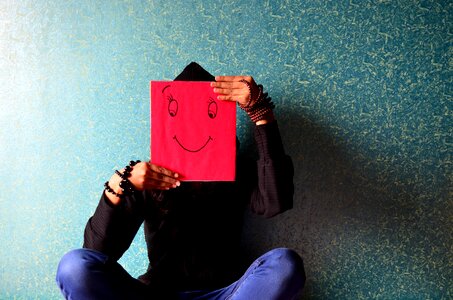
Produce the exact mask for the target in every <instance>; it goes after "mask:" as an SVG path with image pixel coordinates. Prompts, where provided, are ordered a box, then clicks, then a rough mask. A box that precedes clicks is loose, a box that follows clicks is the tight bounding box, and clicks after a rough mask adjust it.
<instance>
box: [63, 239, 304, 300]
mask: <svg viewBox="0 0 453 300" xmlns="http://www.w3.org/2000/svg"><path fill="white" fill-rule="evenodd" d="M56 280H57V284H58V286H59V287H60V289H61V292H62V293H63V295H64V296H65V297H66V298H67V299H76V300H78V299H149V300H155V299H152V298H150V297H149V296H147V295H146V291H147V289H146V286H145V285H144V284H143V283H141V282H140V281H138V280H137V279H135V278H133V277H132V276H130V275H129V274H128V273H127V272H126V270H124V269H123V268H122V267H121V265H120V264H119V263H117V262H112V261H110V260H109V259H108V257H107V256H106V255H105V254H102V253H100V252H97V251H93V250H89V249H77V250H73V251H70V252H68V253H67V254H66V255H65V256H63V258H62V259H61V261H60V264H59V265H58V270H57V278H56ZM304 283H305V273H304V267H303V262H302V259H301V258H300V256H299V255H298V254H297V253H296V252H295V251H293V250H290V249H286V248H278V249H274V250H271V251H269V252H267V253H265V254H264V255H262V256H261V257H259V258H258V259H257V260H255V261H254V262H253V263H252V264H251V265H250V267H249V268H248V269H247V271H246V272H245V273H244V275H243V276H242V277H241V278H240V279H239V280H238V281H236V282H234V283H232V284H231V285H229V286H227V287H224V288H221V289H218V290H214V291H184V292H179V293H177V295H176V298H177V299H180V300H211V299H212V300H214V299H216V300H221V299H225V300H242V299H244V300H253V299H261V300H277V299H281V300H289V299H294V298H295V297H296V296H297V294H298V292H299V291H300V290H301V289H302V287H303V285H304ZM158 300H162V299H158ZM164 300H165V299H164Z"/></svg>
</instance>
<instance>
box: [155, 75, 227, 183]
mask: <svg viewBox="0 0 453 300" xmlns="http://www.w3.org/2000/svg"><path fill="white" fill-rule="evenodd" d="M151 162H152V163H154V164H156V165H160V166H162V167H165V168H167V169H169V170H172V171H174V172H177V173H179V174H180V176H181V180H184V181H234V179H235V171H236V170H235V169H236V106H235V102H231V101H220V100H217V95H216V94H214V91H213V88H212V87H210V83H209V82H195V81H151Z"/></svg>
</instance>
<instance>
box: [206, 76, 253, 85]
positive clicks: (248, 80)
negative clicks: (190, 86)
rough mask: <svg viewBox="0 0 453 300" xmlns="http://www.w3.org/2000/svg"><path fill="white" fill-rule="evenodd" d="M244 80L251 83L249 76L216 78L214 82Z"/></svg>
mask: <svg viewBox="0 0 453 300" xmlns="http://www.w3.org/2000/svg"><path fill="white" fill-rule="evenodd" d="M241 80H246V81H247V82H249V83H250V82H252V80H253V79H252V77H251V76H216V77H215V81H241Z"/></svg>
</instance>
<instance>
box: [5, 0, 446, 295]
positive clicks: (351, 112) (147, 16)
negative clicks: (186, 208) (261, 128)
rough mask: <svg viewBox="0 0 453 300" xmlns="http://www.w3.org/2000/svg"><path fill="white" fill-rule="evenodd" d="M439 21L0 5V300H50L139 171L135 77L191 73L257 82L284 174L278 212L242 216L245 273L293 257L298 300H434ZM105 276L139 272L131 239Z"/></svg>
mask: <svg viewBox="0 0 453 300" xmlns="http://www.w3.org/2000/svg"><path fill="white" fill-rule="evenodd" d="M452 9H453V4H452V2H451V1H417V0H413V1H385V0H382V1H360V0H351V1H283V0H280V1H198V2H195V1H179V2H177V1H148V2H145V1H114V2H111V1H11V0H6V1H5V0H3V1H1V2H0V101H1V102H0V128H1V130H0V143H1V148H0V169H1V170H2V171H1V175H0V176H1V178H0V244H1V245H2V247H0V298H1V299H11V298H18V299H30V298H35V297H36V298H41V299H44V298H45V299H47V298H59V291H58V290H57V288H56V285H55V283H54V276H55V269H56V266H57V263H58V260H59V259H60V257H61V256H62V255H63V254H64V253H65V252H66V251H68V250H69V249H72V248H76V247H80V245H81V243H82V235H83V227H84V225H85V222H86V220H87V218H88V217H89V216H90V215H91V214H92V212H93V211H94V208H95V206H96V204H97V201H98V198H99V196H100V194H101V192H102V184H103V182H104V181H105V180H106V179H107V178H109V177H110V174H111V173H112V172H113V170H114V169H115V168H118V167H121V166H123V165H124V164H125V163H127V161H129V159H130V158H136V159H139V158H140V159H147V158H148V157H149V149H148V148H149V147H148V145H149V103H148V101H149V100H148V82H149V80H151V79H168V80H170V79H172V78H174V77H175V75H177V74H178V73H179V72H180V71H181V70H182V69H183V67H184V66H185V65H186V64H187V63H189V62H190V61H198V62H199V63H200V64H202V65H203V66H204V67H205V68H206V69H207V70H209V71H210V72H212V73H214V74H251V75H253V76H254V77H255V78H256V80H257V81H258V82H260V83H262V84H264V86H265V87H266V90H267V91H269V92H270V94H271V95H272V97H273V99H274V101H275V103H276V104H277V109H276V114H277V116H278V119H279V124H280V127H281V130H282V134H283V139H284V143H285V145H286V149H287V152H288V153H289V154H290V155H291V156H292V157H293V159H294V163H295V167H296V175H295V183H296V186H297V188H296V192H297V195H296V197H295V208H294V209H293V210H292V211H290V212H288V213H286V214H284V215H281V216H279V217H277V218H275V219H272V220H262V219H260V218H256V217H254V216H248V221H247V223H246V234H245V236H244V246H245V248H246V251H247V253H248V255H249V257H250V258H251V257H253V256H255V255H258V254H260V253H262V252H263V251H265V250H266V249H269V248H272V247H277V246H288V247H292V248H294V249H296V250H297V251H298V252H299V253H301V254H302V255H303V257H304V259H305V264H306V271H307V276H308V281H307V285H306V289H305V291H304V293H303V298H304V299H369V298H379V299H448V298H450V299H451V297H452V296H453V295H452V294H453V291H452V286H453V282H452V280H453V274H452V270H453V254H452V250H451V249H452V230H451V228H452V226H453V216H452V211H453V205H452V166H451V154H452V129H451V128H452V67H453V58H452V54H453V52H452V50H453V45H452V42H453V38H452V34H453V31H452V29H453V28H452ZM249 125H250V124H249V122H248V121H247V119H246V118H245V117H244V115H243V114H242V113H239V125H238V132H239V134H240V139H241V140H242V141H243V142H244V144H250V130H249ZM121 262H122V263H123V264H124V266H125V267H126V269H127V270H129V271H130V272H131V273H132V274H134V275H138V274H140V273H141V272H143V271H144V270H145V268H146V250H145V247H144V243H143V239H142V237H141V236H140V237H139V238H137V239H136V241H135V242H134V245H133V246H132V248H131V249H130V251H129V252H128V253H127V254H126V255H125V257H123V258H122V260H121Z"/></svg>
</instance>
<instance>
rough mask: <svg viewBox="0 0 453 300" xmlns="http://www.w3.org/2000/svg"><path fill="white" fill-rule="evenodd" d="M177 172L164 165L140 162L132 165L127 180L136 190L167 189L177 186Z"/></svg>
mask: <svg viewBox="0 0 453 300" xmlns="http://www.w3.org/2000/svg"><path fill="white" fill-rule="evenodd" d="M178 177H179V174H178V173H175V172H172V171H170V170H168V169H165V168H164V167H161V166H158V165H155V164H152V163H148V162H141V163H138V164H136V165H135V166H134V168H133V169H132V172H131V176H130V177H129V181H130V182H131V183H132V185H133V186H134V187H135V189H136V190H138V191H143V190H169V189H171V188H175V187H177V186H179V185H180V184H181V183H180V182H179V181H178V179H177V178H178Z"/></svg>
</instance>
